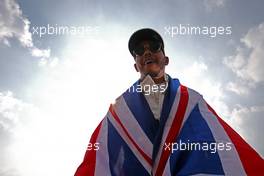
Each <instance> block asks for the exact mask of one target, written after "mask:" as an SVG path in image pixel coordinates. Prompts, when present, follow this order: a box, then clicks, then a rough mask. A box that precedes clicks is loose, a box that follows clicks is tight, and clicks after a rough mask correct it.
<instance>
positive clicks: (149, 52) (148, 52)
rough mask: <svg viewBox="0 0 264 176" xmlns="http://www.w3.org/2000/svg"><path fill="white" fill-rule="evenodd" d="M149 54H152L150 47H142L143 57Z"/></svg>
mask: <svg viewBox="0 0 264 176" xmlns="http://www.w3.org/2000/svg"><path fill="white" fill-rule="evenodd" d="M151 55H152V52H151V51H150V49H149V48H144V54H143V56H144V57H149V56H151Z"/></svg>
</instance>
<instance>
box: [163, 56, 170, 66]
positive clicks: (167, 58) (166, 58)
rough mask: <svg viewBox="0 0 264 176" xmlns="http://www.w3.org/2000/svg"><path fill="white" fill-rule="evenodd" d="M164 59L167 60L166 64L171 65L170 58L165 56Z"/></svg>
mask: <svg viewBox="0 0 264 176" xmlns="http://www.w3.org/2000/svg"><path fill="white" fill-rule="evenodd" d="M164 59H165V61H164V64H165V65H169V61H170V59H169V57H167V56H165V57H164Z"/></svg>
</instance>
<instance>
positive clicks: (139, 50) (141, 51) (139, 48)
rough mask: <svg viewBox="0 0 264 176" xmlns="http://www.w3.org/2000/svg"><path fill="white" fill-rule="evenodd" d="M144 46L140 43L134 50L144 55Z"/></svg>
mask: <svg viewBox="0 0 264 176" xmlns="http://www.w3.org/2000/svg"><path fill="white" fill-rule="evenodd" d="M144 51H145V50H144V46H142V45H138V46H137V47H136V48H135V50H134V53H135V54H136V55H138V56H142V55H143V54H144Z"/></svg>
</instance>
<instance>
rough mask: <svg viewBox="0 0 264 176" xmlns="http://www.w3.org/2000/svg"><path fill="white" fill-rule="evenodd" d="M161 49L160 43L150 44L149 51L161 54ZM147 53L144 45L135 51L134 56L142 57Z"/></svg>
mask: <svg viewBox="0 0 264 176" xmlns="http://www.w3.org/2000/svg"><path fill="white" fill-rule="evenodd" d="M160 49H161V43H159V42H153V41H151V42H149V50H150V51H151V52H153V53H156V52H159V51H160ZM144 52H145V48H144V46H143V45H138V46H137V47H136V48H135V49H134V54H135V55H138V56H142V55H143V54H144Z"/></svg>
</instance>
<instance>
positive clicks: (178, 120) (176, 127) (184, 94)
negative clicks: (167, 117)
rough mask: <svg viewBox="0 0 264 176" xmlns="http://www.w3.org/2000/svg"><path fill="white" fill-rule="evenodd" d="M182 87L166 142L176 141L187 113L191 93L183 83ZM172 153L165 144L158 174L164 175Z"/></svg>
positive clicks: (157, 175) (158, 175)
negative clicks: (166, 148) (189, 93)
mask: <svg viewBox="0 0 264 176" xmlns="http://www.w3.org/2000/svg"><path fill="white" fill-rule="evenodd" d="M180 88H181V97H180V102H179V106H178V109H177V112H176V114H175V117H174V119H173V122H172V125H171V128H170V130H169V133H168V136H167V138H166V140H165V143H166V144H172V143H173V142H174V141H175V139H176V137H177V136H178V134H179V131H180V128H181V124H182V121H183V118H184V114H185V111H186V108H187V105H188V99H189V95H188V90H187V87H185V86H182V85H181V87H180ZM170 153H171V151H170V150H165V148H164V146H163V148H162V153H161V157H160V160H159V163H158V167H157V171H156V173H155V175H156V176H160V175H162V173H163V171H164V168H165V165H166V162H167V160H168V158H169V155H170Z"/></svg>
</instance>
